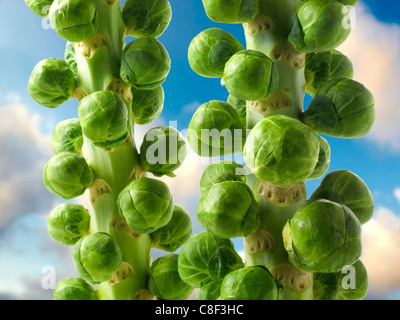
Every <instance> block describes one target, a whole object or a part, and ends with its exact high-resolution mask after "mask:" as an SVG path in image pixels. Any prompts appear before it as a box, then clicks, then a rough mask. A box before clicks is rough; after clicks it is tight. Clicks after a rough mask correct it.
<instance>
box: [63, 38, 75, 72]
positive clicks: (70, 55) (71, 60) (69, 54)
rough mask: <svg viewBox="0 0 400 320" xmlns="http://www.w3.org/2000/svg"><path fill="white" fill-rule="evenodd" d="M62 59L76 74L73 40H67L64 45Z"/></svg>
mask: <svg viewBox="0 0 400 320" xmlns="http://www.w3.org/2000/svg"><path fill="white" fill-rule="evenodd" d="M64 59H65V61H66V62H67V63H68V65H69V67H70V68H71V70H72V71H73V73H74V74H75V75H77V74H78V62H77V61H76V55H75V45H74V43H73V42H69V41H67V45H66V46H65V52H64Z"/></svg>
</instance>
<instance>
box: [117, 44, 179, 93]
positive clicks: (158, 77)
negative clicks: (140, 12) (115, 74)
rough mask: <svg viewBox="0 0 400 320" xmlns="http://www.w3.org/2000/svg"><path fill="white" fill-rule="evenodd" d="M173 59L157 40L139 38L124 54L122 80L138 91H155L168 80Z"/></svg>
mask: <svg viewBox="0 0 400 320" xmlns="http://www.w3.org/2000/svg"><path fill="white" fill-rule="evenodd" d="M170 67H171V59H170V57H169V55H168V52H167V50H166V49H165V47H164V46H163V45H162V44H161V42H159V41H158V40H156V39H153V38H139V39H135V40H133V41H132V42H130V43H129V44H128V45H127V46H126V47H125V49H124V51H123V52H122V61H121V78H122V80H124V81H125V82H126V83H128V84H130V85H131V86H133V87H135V88H137V89H154V88H156V87H158V86H159V85H161V84H162V83H163V82H164V81H165V80H166V78H167V75H168V73H169V70H170Z"/></svg>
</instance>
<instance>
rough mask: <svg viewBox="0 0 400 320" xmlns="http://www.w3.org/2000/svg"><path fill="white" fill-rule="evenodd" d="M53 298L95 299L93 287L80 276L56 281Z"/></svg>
mask: <svg viewBox="0 0 400 320" xmlns="http://www.w3.org/2000/svg"><path fill="white" fill-rule="evenodd" d="M53 299H54V300H97V298H96V292H95V291H94V289H93V287H92V286H91V285H90V284H88V283H87V282H86V281H85V280H83V279H81V278H64V279H62V280H61V281H60V282H59V283H57V285H56V287H55V289H54V293H53Z"/></svg>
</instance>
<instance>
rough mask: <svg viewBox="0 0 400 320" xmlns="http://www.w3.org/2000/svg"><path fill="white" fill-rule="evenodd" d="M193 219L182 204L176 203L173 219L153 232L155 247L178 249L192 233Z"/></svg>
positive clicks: (169, 249) (170, 249)
mask: <svg viewBox="0 0 400 320" xmlns="http://www.w3.org/2000/svg"><path fill="white" fill-rule="evenodd" d="M192 229H193V227H192V220H191V219H190V216H189V214H188V213H187V212H186V211H185V209H183V208H182V207H181V206H179V205H177V204H175V205H174V210H173V212H172V218H171V220H170V221H169V222H168V223H167V224H166V225H165V226H163V227H161V228H159V229H157V230H156V231H154V232H153V233H151V238H152V239H153V247H154V248H157V249H161V250H165V251H168V252H174V251H176V250H178V249H179V248H180V247H181V246H182V245H183V244H184V243H185V242H186V241H187V240H188V239H189V238H190V236H191V235H192V231H193V230H192Z"/></svg>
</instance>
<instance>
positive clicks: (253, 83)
mask: <svg viewBox="0 0 400 320" xmlns="http://www.w3.org/2000/svg"><path fill="white" fill-rule="evenodd" d="M222 81H223V84H224V86H225V87H226V89H227V90H228V91H229V93H230V94H232V95H233V96H235V97H236V98H238V99H241V100H262V99H265V98H266V97H268V95H269V94H270V93H272V92H274V91H275V90H276V89H277V88H278V85H279V75H278V71H277V70H276V68H275V65H274V63H273V61H272V60H271V59H270V58H269V57H268V56H266V55H265V54H264V53H262V52H260V51H256V50H242V51H239V52H236V53H235V54H234V55H233V56H232V57H231V58H230V59H229V60H228V62H227V63H226V64H225V69H224V75H223V78H222Z"/></svg>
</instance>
